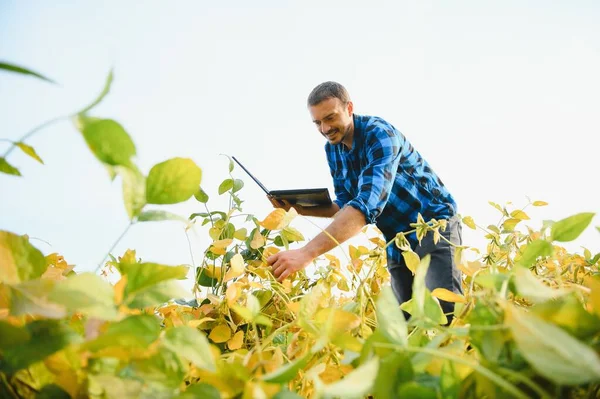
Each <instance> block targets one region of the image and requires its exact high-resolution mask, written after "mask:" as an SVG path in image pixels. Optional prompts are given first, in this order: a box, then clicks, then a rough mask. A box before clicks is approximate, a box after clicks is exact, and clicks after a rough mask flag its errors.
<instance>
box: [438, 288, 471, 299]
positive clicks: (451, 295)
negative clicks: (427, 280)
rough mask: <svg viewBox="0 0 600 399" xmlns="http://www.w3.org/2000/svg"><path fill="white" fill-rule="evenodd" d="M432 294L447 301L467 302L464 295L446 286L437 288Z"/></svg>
mask: <svg viewBox="0 0 600 399" xmlns="http://www.w3.org/2000/svg"><path fill="white" fill-rule="evenodd" d="M431 295H432V296H434V297H436V298H437V299H441V300H442V301H446V302H461V303H465V302H467V300H466V299H465V297H464V296H462V295H460V294H457V293H455V292H452V291H450V290H447V289H445V288H436V289H434V290H433V291H432V292H431Z"/></svg>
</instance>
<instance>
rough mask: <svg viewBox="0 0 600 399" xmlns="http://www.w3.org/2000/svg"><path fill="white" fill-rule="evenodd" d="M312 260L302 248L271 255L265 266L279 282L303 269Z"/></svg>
mask: <svg viewBox="0 0 600 399" xmlns="http://www.w3.org/2000/svg"><path fill="white" fill-rule="evenodd" d="M312 260H313V258H312V257H311V256H310V255H309V254H308V253H307V252H306V251H305V250H304V248H300V249H292V250H289V251H282V252H278V253H276V254H274V255H271V256H269V257H268V258H267V264H269V265H270V266H271V270H272V271H273V275H274V276H275V278H276V279H277V281H279V282H281V281H283V280H285V279H286V278H288V277H289V276H290V275H292V274H293V273H296V272H297V271H300V270H302V269H304V268H305V267H306V266H308V264H309V263H310V262H312Z"/></svg>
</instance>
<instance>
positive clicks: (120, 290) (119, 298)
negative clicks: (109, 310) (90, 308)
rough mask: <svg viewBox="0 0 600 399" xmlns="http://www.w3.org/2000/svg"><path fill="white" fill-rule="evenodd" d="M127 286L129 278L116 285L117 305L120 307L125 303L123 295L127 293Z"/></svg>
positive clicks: (122, 278)
mask: <svg viewBox="0 0 600 399" xmlns="http://www.w3.org/2000/svg"><path fill="white" fill-rule="evenodd" d="M125 286H127V276H123V277H121V279H120V280H119V281H117V284H115V285H114V290H115V303H116V304H117V305H119V304H120V303H121V302H123V294H124V293H125Z"/></svg>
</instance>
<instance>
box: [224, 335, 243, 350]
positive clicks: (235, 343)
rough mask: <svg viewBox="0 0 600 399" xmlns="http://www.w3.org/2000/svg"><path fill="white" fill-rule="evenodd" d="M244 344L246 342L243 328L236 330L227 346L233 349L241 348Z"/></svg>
mask: <svg viewBox="0 0 600 399" xmlns="http://www.w3.org/2000/svg"><path fill="white" fill-rule="evenodd" d="M243 344H244V332H243V331H241V330H240V331H238V332H236V333H235V334H234V335H233V338H231V339H230V340H229V341H227V346H228V347H229V349H231V350H232V351H234V350H237V349H240V348H241V347H242V345H243Z"/></svg>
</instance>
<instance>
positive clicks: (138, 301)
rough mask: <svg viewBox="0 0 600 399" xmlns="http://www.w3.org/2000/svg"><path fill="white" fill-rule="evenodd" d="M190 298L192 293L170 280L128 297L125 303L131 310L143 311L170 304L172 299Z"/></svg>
mask: <svg viewBox="0 0 600 399" xmlns="http://www.w3.org/2000/svg"><path fill="white" fill-rule="evenodd" d="M189 296H190V293H189V292H188V291H187V290H185V289H184V288H183V287H182V286H181V284H179V283H178V282H177V281H173V280H169V281H164V282H162V283H158V284H156V285H153V286H151V287H148V288H145V289H143V290H141V291H138V292H136V293H135V294H133V295H130V296H128V297H127V299H126V301H125V302H126V304H127V306H129V307H130V308H136V309H143V308H147V307H149V306H157V305H160V304H163V303H166V302H169V301H170V300H171V299H181V298H187V297H189Z"/></svg>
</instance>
